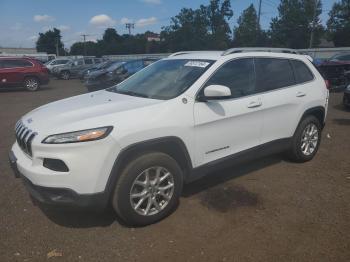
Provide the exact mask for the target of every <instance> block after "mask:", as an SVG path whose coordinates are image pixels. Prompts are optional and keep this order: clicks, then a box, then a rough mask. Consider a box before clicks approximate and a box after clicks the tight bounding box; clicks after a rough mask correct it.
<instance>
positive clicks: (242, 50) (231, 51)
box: [221, 47, 299, 56]
mask: <svg viewBox="0 0 350 262" xmlns="http://www.w3.org/2000/svg"><path fill="white" fill-rule="evenodd" d="M245 52H272V53H287V54H299V52H298V51H297V50H295V49H290V48H275V47H242V48H230V49H227V50H226V51H224V52H223V53H222V54H221V55H222V56H225V55H230V54H236V53H245Z"/></svg>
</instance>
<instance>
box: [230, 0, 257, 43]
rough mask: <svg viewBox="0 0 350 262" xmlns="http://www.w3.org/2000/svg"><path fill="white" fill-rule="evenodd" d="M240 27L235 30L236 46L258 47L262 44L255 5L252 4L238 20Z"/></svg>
mask: <svg viewBox="0 0 350 262" xmlns="http://www.w3.org/2000/svg"><path fill="white" fill-rule="evenodd" d="M237 23H238V26H237V27H235V28H234V45H235V46H258V45H259V44H260V43H259V42H260V41H259V40H260V39H259V38H260V37H259V35H260V31H261V30H260V26H259V24H258V16H257V14H256V10H255V8H254V5H253V4H251V5H250V6H249V7H248V8H247V9H245V10H244V11H243V13H242V15H241V16H240V17H239V18H238V21H237Z"/></svg>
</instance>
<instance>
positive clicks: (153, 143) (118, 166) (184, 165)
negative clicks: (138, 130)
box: [105, 136, 193, 198]
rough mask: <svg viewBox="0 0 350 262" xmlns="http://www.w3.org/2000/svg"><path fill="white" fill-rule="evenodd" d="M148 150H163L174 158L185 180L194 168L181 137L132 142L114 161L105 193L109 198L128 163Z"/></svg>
mask: <svg viewBox="0 0 350 262" xmlns="http://www.w3.org/2000/svg"><path fill="white" fill-rule="evenodd" d="M147 152H163V153H165V154H168V155H169V156H171V157H172V158H174V159H175V160H176V161H177V163H178V164H179V166H180V168H181V169H182V171H183V174H184V177H183V178H184V181H186V178H187V177H188V175H189V174H190V172H191V170H192V168H193V167H192V160H191V158H190V155H189V153H188V150H187V147H186V145H185V143H184V142H183V141H182V139H180V138H179V137H176V136H168V137H162V138H156V139H151V140H146V141H142V142H137V143H135V144H131V145H129V146H127V147H126V148H124V149H122V150H121V152H120V153H119V154H118V156H117V158H116V160H115V162H114V165H113V167H112V170H111V173H110V175H109V178H108V180H107V184H106V187H105V193H106V194H107V196H108V198H110V197H111V196H112V192H113V190H114V186H115V185H116V182H117V180H118V178H119V175H120V173H121V171H122V169H123V168H124V167H125V166H126V165H127V163H129V162H130V161H131V160H132V159H134V158H136V157H138V156H140V155H142V154H144V153H147Z"/></svg>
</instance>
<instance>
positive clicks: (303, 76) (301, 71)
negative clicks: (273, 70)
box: [290, 60, 314, 84]
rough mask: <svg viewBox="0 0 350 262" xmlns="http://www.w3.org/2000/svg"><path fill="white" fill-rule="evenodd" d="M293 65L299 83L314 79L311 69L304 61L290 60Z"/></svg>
mask: <svg viewBox="0 0 350 262" xmlns="http://www.w3.org/2000/svg"><path fill="white" fill-rule="evenodd" d="M290 62H291V63H292V65H293V69H294V74H295V80H296V82H297V83H298V84H300V83H305V82H308V81H311V80H312V79H314V76H313V74H312V73H311V71H310V69H309V68H308V67H307V66H306V65H305V64H304V62H302V61H298V60H290Z"/></svg>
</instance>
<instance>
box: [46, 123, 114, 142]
mask: <svg viewBox="0 0 350 262" xmlns="http://www.w3.org/2000/svg"><path fill="white" fill-rule="evenodd" d="M112 129H113V127H111V126H107V127H99V128H93V129H86V130H80V131H75V132H69V133H62V134H56V135H51V136H48V137H46V138H45V139H44V140H43V141H42V143H44V144H66V143H78V142H87V141H93V140H99V139H102V138H105V137H106V136H108V134H109V133H110V132H111V131H112Z"/></svg>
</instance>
